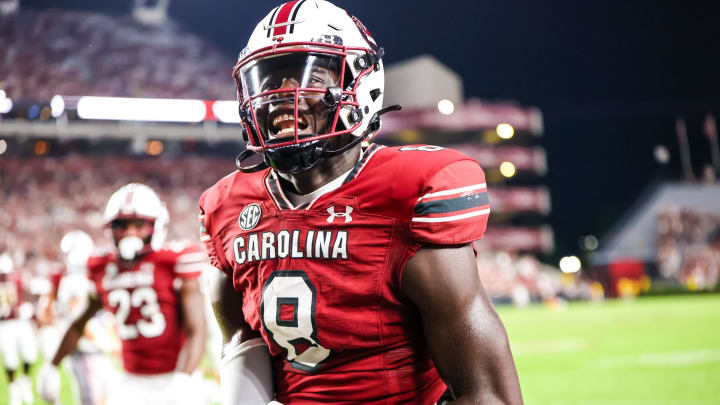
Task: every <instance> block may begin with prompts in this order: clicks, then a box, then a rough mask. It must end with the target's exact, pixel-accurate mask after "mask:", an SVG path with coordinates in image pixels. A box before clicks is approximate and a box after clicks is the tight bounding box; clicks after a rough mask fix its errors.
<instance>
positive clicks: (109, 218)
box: [103, 183, 170, 253]
mask: <svg viewBox="0 0 720 405" xmlns="http://www.w3.org/2000/svg"><path fill="white" fill-rule="evenodd" d="M131 218H140V219H145V220H147V221H151V222H152V223H153V234H152V237H151V238H150V248H151V249H152V250H159V249H160V248H162V246H163V243H165V237H166V236H167V231H168V223H169V220H170V216H169V214H168V210H167V208H166V206H165V203H164V202H162V200H160V197H158V195H157V194H156V193H155V191H153V189H151V188H150V187H148V186H146V185H144V184H140V183H130V184H127V185H125V186H122V187H121V188H120V189H119V190H117V191H116V192H115V193H113V195H112V196H110V199H109V200H108V202H107V206H106V207H105V214H104V216H103V219H104V221H105V225H106V226H110V225H111V223H112V222H113V221H115V220H116V219H131ZM121 250H122V248H121ZM121 253H122V252H121Z"/></svg>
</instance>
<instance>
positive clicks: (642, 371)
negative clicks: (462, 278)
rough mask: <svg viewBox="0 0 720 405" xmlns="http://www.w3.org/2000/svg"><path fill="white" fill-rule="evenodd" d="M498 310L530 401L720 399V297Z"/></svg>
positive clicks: (66, 400) (66, 395) (67, 392)
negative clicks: (559, 307)
mask: <svg viewBox="0 0 720 405" xmlns="http://www.w3.org/2000/svg"><path fill="white" fill-rule="evenodd" d="M498 311H499V312H500V316H501V318H502V319H503V322H504V323H505V326H506V328H507V330H508V335H509V336H510V342H511V346H512V349H513V354H514V355H515V362H516V363H517V368H518V374H519V375H520V383H521V385H522V389H523V396H524V398H525V403H526V404H529V405H536V404H543V405H544V404H589V405H599V404H622V405H624V404H628V405H630V404H719V403H720V295H697V296H670V297H654V298H641V299H636V300H634V301H608V302H603V303H596V304H593V303H577V304H570V305H568V306H567V307H566V308H564V309H554V310H550V309H548V308H547V307H545V306H533V307H529V308H522V309H517V308H510V307H501V308H499V309H498ZM38 369H39V367H38V365H36V366H35V367H33V369H32V371H31V374H35V373H37V370H38ZM63 383H64V384H63V395H62V396H63V398H62V404H63V405H72V395H71V389H70V385H69V384H70V383H69V379H68V376H67V375H64V376H63ZM42 403H43V402H42V401H40V400H39V399H38V400H36V402H35V405H40V404H42ZM6 404H7V381H6V378H5V375H4V373H0V405H6Z"/></svg>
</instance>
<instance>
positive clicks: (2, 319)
mask: <svg viewBox="0 0 720 405" xmlns="http://www.w3.org/2000/svg"><path fill="white" fill-rule="evenodd" d="M32 316H33V306H32V304H31V303H30V302H28V301H27V294H26V291H25V288H24V285H23V282H22V279H21V276H20V274H19V273H18V272H17V271H16V269H15V266H14V263H13V260H12V258H11V257H10V255H9V254H7V253H3V254H0V355H1V356H2V359H3V366H4V368H5V371H6V372H7V379H8V381H9V387H8V388H9V389H8V399H9V404H10V405H20V404H31V403H32V402H33V395H32V382H31V381H30V378H29V377H28V376H29V375H30V374H29V371H30V366H31V365H32V364H33V363H35V361H36V360H37V343H36V342H37V341H36V339H35V331H34V329H33V326H32V322H31V318H32ZM21 366H22V368H23V374H22V375H18V374H17V371H18V370H19V369H20V367H21Z"/></svg>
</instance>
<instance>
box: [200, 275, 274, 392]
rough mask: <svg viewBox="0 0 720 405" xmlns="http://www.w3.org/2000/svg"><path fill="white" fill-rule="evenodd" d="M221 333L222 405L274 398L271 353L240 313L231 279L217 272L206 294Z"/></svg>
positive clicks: (239, 303)
mask: <svg viewBox="0 0 720 405" xmlns="http://www.w3.org/2000/svg"><path fill="white" fill-rule="evenodd" d="M209 298H210V302H211V304H212V308H213V313H214V314H215V319H216V320H217V323H218V326H219V327H220V332H221V334H222V341H223V348H222V352H221V353H222V354H221V365H220V379H221V382H222V381H225V383H224V384H222V403H223V405H230V404H235V403H243V404H249V405H253V404H258V405H265V404H267V403H268V402H270V401H271V400H272V399H273V398H274V396H275V391H274V389H273V377H272V368H271V361H270V354H269V352H268V350H267V345H265V343H264V342H263V340H262V338H261V336H260V333H259V332H257V331H255V330H253V329H251V328H250V326H249V325H248V324H247V322H246V321H245V318H244V316H243V313H242V295H241V294H240V293H238V292H237V291H236V290H235V288H234V287H233V283H232V279H231V278H230V277H227V276H226V275H225V274H223V273H221V272H219V271H218V272H217V274H216V275H215V277H214V278H213V281H212V282H211V286H210V292H209Z"/></svg>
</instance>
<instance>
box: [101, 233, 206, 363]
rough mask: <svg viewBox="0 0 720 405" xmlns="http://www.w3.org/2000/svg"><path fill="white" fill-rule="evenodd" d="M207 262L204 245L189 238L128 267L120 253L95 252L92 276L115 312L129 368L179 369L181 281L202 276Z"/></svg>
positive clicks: (118, 331)
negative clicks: (189, 241)
mask: <svg viewBox="0 0 720 405" xmlns="http://www.w3.org/2000/svg"><path fill="white" fill-rule="evenodd" d="M206 262H207V255H206V254H205V253H204V252H203V251H202V250H201V248H200V247H199V246H197V245H190V244H187V243H170V244H168V247H167V248H164V249H162V250H158V251H152V252H150V253H148V254H147V255H145V256H143V257H142V258H141V259H140V260H138V261H137V262H134V263H133V264H132V267H124V266H125V264H123V262H121V261H120V260H118V258H117V256H116V254H115V253H107V254H103V255H99V256H93V257H90V259H89V260H88V275H89V277H90V280H91V281H92V282H93V284H94V286H95V290H96V291H97V293H98V296H99V297H100V299H101V301H102V303H103V305H104V306H105V308H106V309H107V310H109V311H110V312H112V313H113V314H114V315H115V320H116V324H117V333H118V336H119V337H120V340H121V341H122V358H123V365H124V368H125V370H126V371H128V372H131V373H137V374H160V373H167V372H171V371H173V370H175V364H176V362H177V357H178V354H179V353H180V349H181V348H182V345H183V343H184V342H185V338H184V335H183V333H184V332H183V328H182V325H183V322H182V310H181V302H180V296H179V295H178V292H177V290H176V287H175V285H174V284H175V280H176V279H178V278H182V279H188V278H196V277H198V276H199V275H200V273H201V272H202V267H203V265H204V263H206ZM198 310H201V309H198Z"/></svg>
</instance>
